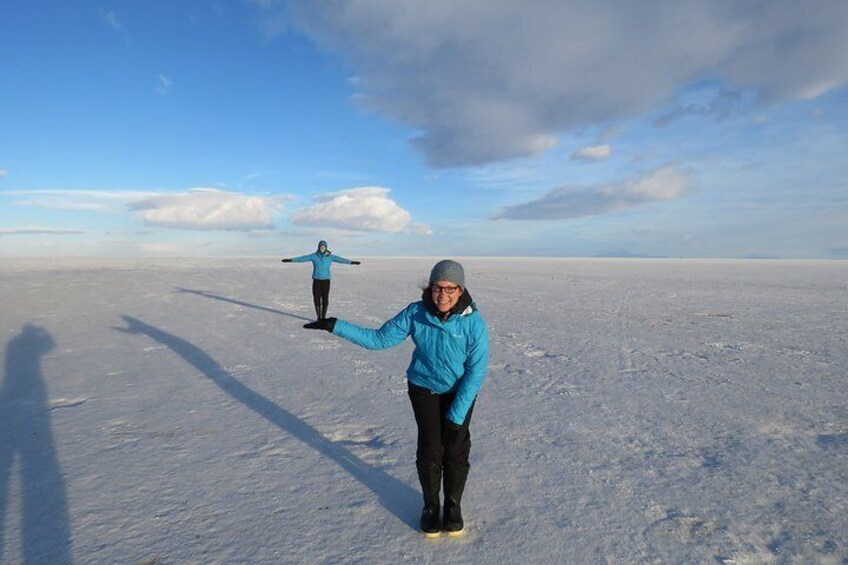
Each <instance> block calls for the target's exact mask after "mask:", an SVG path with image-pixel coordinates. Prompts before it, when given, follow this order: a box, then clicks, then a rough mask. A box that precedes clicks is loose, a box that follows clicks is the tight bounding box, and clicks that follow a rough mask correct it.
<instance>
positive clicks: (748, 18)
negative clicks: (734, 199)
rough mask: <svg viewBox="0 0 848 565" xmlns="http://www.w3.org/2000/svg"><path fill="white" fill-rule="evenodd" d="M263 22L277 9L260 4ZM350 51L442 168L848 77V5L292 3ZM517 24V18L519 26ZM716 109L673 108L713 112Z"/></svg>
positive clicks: (773, 98)
mask: <svg viewBox="0 0 848 565" xmlns="http://www.w3.org/2000/svg"><path fill="white" fill-rule="evenodd" d="M260 4H262V5H263V6H264V8H265V9H264V11H263V14H264V15H265V16H266V17H267V18H273V17H279V13H280V12H279V11H276V10H277V9H275V8H274V6H275V4H272V3H270V2H261V3H260ZM287 6H288V7H289V8H290V9H291V11H292V12H291V13H292V15H293V17H294V21H296V22H297V25H299V26H300V27H301V28H302V29H303V30H305V31H306V32H307V33H308V34H309V35H310V36H311V37H313V38H314V39H316V40H317V41H318V42H320V43H321V44H323V45H324V46H326V47H328V48H330V49H332V50H336V51H339V52H342V53H344V54H345V56H346V57H347V58H348V59H349V61H350V63H351V64H352V66H353V68H354V72H355V74H356V75H357V80H356V82H355V83H354V84H355V85H356V87H357V88H358V89H359V93H358V95H357V97H356V98H357V100H359V101H360V102H361V103H362V104H363V105H364V106H365V107H367V108H369V109H371V110H373V111H376V112H378V113H380V114H382V115H384V116H387V117H389V118H391V119H395V120H399V121H402V122H404V123H406V124H408V125H410V126H411V127H413V128H415V129H416V130H417V131H418V132H419V133H418V134H417V137H416V138H415V139H414V140H413V144H414V146H415V147H417V148H418V149H419V150H421V151H422V152H423V153H424V154H425V156H426V158H427V160H428V162H429V163H430V164H431V165H434V166H464V165H479V164H484V163H491V162H494V161H499V160H504V159H509V158H514V157H521V156H526V155H532V154H535V153H540V152H543V151H545V150H547V149H548V148H550V147H551V146H552V145H553V144H554V143H555V142H556V135H557V134H559V133H561V132H564V131H571V130H574V129H577V128H581V127H586V126H590V125H595V124H598V123H604V122H610V121H615V120H618V119H626V118H630V117H632V116H635V115H640V114H643V113H645V112H646V111H648V110H652V109H657V108H659V107H660V105H662V104H664V103H666V102H667V101H668V100H670V99H673V98H674V96H675V94H676V93H678V92H679V91H680V90H681V89H683V88H685V87H687V86H689V85H692V84H696V83H698V82H699V81H704V80H715V81H717V82H718V83H719V84H720V85H722V86H723V87H724V92H725V93H728V92H733V91H747V90H752V91H755V92H756V93H758V94H759V100H760V101H763V102H780V101H783V100H788V99H802V98H810V97H816V96H819V95H821V94H822V93H824V92H827V91H829V90H832V89H834V88H838V87H840V86H843V85H845V84H846V82H848V57H845V55H844V54H845V53H846V52H848V2H845V0H817V1H814V2H813V3H812V4H810V3H803V2H797V1H796V0H771V1H769V2H738V1H737V0H679V1H677V2H674V3H672V4H669V3H668V2H666V1H664V0H646V1H643V2H629V1H627V0H598V1H596V2H582V1H577V0H537V1H534V2H531V3H527V2H514V1H512V0H465V1H463V2H456V1H454V0H431V1H429V2H390V1H380V2H344V1H341V0H336V1H328V2H307V1H304V0H300V1H297V0H295V1H293V2H290V3H288V4H287ZM519 21H520V22H521V25H516V23H515V22H519ZM728 101H729V99H728V98H727V95H726V94H725V95H724V98H723V99H722V100H720V101H719V105H718V106H715V105H711V104H706V105H704V106H701V107H693V108H682V109H678V110H675V111H674V112H673V115H671V116H667V119H671V118H673V117H675V116H677V115H682V114H698V115H702V116H704V115H711V114H710V112H721V111H723V108H722V107H721V104H722V103H724V102H728Z"/></svg>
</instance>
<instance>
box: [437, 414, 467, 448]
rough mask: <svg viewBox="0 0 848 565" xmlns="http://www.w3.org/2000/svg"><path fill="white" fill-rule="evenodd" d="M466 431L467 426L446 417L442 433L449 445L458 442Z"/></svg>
mask: <svg viewBox="0 0 848 565" xmlns="http://www.w3.org/2000/svg"><path fill="white" fill-rule="evenodd" d="M464 433H466V428H464V427H462V426H460V425H459V424H456V423H454V422H451V421H450V420H448V419H447V418H445V421H444V423H443V424H442V435H443V436H444V438H445V440H447V443H448V444H449V445H450V444H455V443H458V442H459V440H460V438H462V434H464Z"/></svg>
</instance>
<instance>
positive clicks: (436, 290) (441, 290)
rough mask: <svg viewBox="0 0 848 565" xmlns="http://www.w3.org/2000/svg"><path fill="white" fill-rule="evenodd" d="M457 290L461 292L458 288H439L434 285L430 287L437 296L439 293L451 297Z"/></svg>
mask: <svg viewBox="0 0 848 565" xmlns="http://www.w3.org/2000/svg"><path fill="white" fill-rule="evenodd" d="M457 290H459V287H458V286H439V285H437V284H434V285H433V286H431V287H430V291H431V292H433V293H435V294H438V293H439V292H444V293H445V294H448V295H450V294H453V293H455V292H456V291H457Z"/></svg>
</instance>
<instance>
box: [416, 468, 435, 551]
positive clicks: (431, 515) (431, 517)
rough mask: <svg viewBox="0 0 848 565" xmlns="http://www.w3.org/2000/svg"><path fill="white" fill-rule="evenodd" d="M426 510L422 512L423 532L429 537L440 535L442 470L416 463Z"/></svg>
mask: <svg viewBox="0 0 848 565" xmlns="http://www.w3.org/2000/svg"><path fill="white" fill-rule="evenodd" d="M415 466H416V467H417V469H418V480H419V481H420V482H421V493H422V495H423V496H424V509H423V510H422V511H421V531H422V532H424V534H425V535H427V536H437V535H439V490H441V486H442V468H441V467H440V466H439V465H435V464H432V463H422V462H416V464H415Z"/></svg>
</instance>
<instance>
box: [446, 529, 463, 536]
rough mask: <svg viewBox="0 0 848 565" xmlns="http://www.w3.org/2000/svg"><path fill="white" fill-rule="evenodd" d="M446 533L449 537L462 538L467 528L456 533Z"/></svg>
mask: <svg viewBox="0 0 848 565" xmlns="http://www.w3.org/2000/svg"><path fill="white" fill-rule="evenodd" d="M445 533H446V534H447V535H449V536H461V535H462V534H464V533H465V528H462V529H461V530H456V531H453V532H448V531H445Z"/></svg>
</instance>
